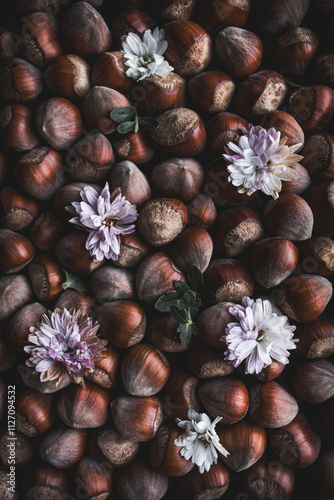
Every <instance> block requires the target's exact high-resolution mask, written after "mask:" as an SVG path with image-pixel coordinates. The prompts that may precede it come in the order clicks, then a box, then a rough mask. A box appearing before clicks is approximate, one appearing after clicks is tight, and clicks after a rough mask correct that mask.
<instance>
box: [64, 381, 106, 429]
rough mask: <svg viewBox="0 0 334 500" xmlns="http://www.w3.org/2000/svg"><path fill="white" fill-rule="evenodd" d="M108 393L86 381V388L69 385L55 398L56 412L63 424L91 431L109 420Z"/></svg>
mask: <svg viewBox="0 0 334 500" xmlns="http://www.w3.org/2000/svg"><path fill="white" fill-rule="evenodd" d="M110 399H111V394H110V391H108V390H107V389H104V388H103V387H100V386H98V385H96V384H93V383H92V382H89V381H87V382H86V387H81V386H80V385H78V384H71V385H69V386H68V387H66V389H64V390H63V391H61V392H60V393H59V394H58V396H57V401H56V410H57V414H58V416H59V418H60V419H61V420H62V421H63V422H64V424H66V425H68V426H69V427H72V428H74V429H91V428H95V427H100V426H101V425H104V424H105V423H106V422H107V421H108V420H109V418H110V414H109V413H110V412H109V403H110Z"/></svg>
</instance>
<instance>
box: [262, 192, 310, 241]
mask: <svg viewBox="0 0 334 500" xmlns="http://www.w3.org/2000/svg"><path fill="white" fill-rule="evenodd" d="M264 227H265V228H266V230H267V231H269V232H270V233H271V234H272V235H273V236H281V237H282V238H286V239H288V240H292V241H303V240H307V239H308V238H310V237H311V235H312V230H313V211H312V210H311V207H310V206H309V205H308V203H307V202H306V201H305V200H304V199H303V198H301V197H300V196H298V195H297V194H294V193H283V194H281V195H280V197H279V198H278V199H277V200H269V201H268V202H267V204H266V206H265V209H264Z"/></svg>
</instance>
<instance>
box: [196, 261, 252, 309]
mask: <svg viewBox="0 0 334 500" xmlns="http://www.w3.org/2000/svg"><path fill="white" fill-rule="evenodd" d="M204 280H205V282H206V284H207V287H208V288H209V290H210V291H211V292H213V293H215V294H216V296H217V301H218V302H229V301H230V302H240V300H241V299H242V298H243V297H245V296H248V297H250V296H251V295H252V293H253V290H254V281H253V278H252V277H251V275H250V274H249V272H248V270H247V268H246V267H245V266H244V264H242V262H239V261H238V260H236V259H214V260H212V261H211V264H210V265H209V267H208V268H207V270H206V271H205V275H204Z"/></svg>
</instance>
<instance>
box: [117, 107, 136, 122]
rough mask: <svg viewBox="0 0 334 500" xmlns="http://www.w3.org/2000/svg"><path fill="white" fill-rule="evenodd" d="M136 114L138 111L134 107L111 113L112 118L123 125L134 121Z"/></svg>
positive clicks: (120, 108)
mask: <svg viewBox="0 0 334 500" xmlns="http://www.w3.org/2000/svg"><path fill="white" fill-rule="evenodd" d="M136 114H137V110H136V108H134V107H133V106H121V107H119V108H116V109H113V110H112V111H111V113H110V118H111V119H112V120H114V122H116V123H123V122H128V121H130V120H133V119H134V117H135V115H136Z"/></svg>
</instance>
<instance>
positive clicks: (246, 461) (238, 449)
mask: <svg viewBox="0 0 334 500" xmlns="http://www.w3.org/2000/svg"><path fill="white" fill-rule="evenodd" d="M217 433H218V436H219V439H220V442H221V443H224V447H225V446H226V449H227V450H229V452H230V454H229V455H228V456H227V457H225V456H223V455H221V454H220V455H219V457H220V459H221V460H222V461H223V462H224V464H225V465H227V466H228V467H230V468H231V469H232V470H234V471H235V472H240V471H242V470H246V469H249V468H250V467H251V466H252V465H253V464H255V463H256V462H257V461H258V460H260V458H261V457H262V455H263V453H264V451H265V449H266V445H267V436H266V432H265V430H264V429H263V427H260V426H259V425H256V424H254V423H253V422H251V421H249V420H248V419H247V418H244V419H243V420H241V422H237V423H235V424H232V425H229V426H227V427H222V426H218V427H217Z"/></svg>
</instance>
